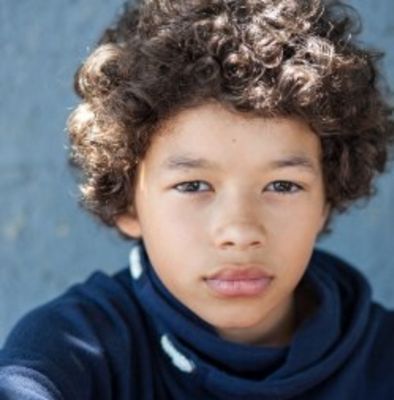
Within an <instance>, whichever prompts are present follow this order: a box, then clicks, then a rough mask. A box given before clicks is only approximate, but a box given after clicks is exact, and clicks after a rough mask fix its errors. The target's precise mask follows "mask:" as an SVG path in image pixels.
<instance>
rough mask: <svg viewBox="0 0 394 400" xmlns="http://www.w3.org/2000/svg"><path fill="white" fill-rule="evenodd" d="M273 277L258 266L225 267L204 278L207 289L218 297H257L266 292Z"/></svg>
mask: <svg viewBox="0 0 394 400" xmlns="http://www.w3.org/2000/svg"><path fill="white" fill-rule="evenodd" d="M273 279H274V277H273V276H272V275H270V274H268V273H267V272H265V271H264V270H263V269H262V268H261V267H260V266H256V265H249V266H245V265H244V266H242V267H240V266H235V265H233V266H226V267H224V268H222V269H221V270H220V271H218V272H216V273H214V274H212V275H210V276H208V277H205V278H204V281H205V283H206V284H207V286H208V288H209V289H210V290H211V291H212V292H213V293H214V295H216V296H219V297H244V296H246V297H249V296H258V295H261V294H262V293H264V292H265V291H266V289H267V288H268V286H269V285H270V283H271V282H272V280H273Z"/></svg>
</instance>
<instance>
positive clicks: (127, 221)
mask: <svg viewBox="0 0 394 400" xmlns="http://www.w3.org/2000/svg"><path fill="white" fill-rule="evenodd" d="M115 224H116V226H117V227H118V229H119V230H120V231H121V232H122V233H124V234H125V235H126V236H130V237H133V238H140V237H142V230H141V225H140V222H139V220H138V216H137V213H136V212H135V211H134V210H130V211H128V212H126V213H124V214H120V215H118V216H117V217H116V218H115Z"/></svg>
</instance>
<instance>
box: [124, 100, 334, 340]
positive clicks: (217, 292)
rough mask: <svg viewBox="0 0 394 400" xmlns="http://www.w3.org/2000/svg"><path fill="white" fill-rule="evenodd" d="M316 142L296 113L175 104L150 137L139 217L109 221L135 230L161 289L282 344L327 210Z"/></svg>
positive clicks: (224, 329)
mask: <svg viewBox="0 0 394 400" xmlns="http://www.w3.org/2000/svg"><path fill="white" fill-rule="evenodd" d="M320 151H321V149H320V141H319V139H318V137H317V136H316V135H315V134H314V133H313V132H312V131H311V130H310V128H309V127H308V125H307V124H305V123H304V122H301V121H299V120H296V119H263V118H245V117H244V116H242V115H241V114H234V113H231V112H229V111H228V110H226V109H225V108H223V106H221V105H219V104H217V103H209V104H205V105H203V106H200V107H196V108H193V109H190V110H187V111H183V112H181V113H180V114H178V115H177V116H176V117H174V118H173V119H172V120H171V121H170V123H169V124H167V125H166V127H165V129H164V130H162V131H161V132H160V133H159V134H157V135H156V136H155V137H154V138H153V141H152V144H151V147H150V148H149V150H148V153H147V155H146V157H145V158H144V160H142V162H141V163H140V165H139V171H138V176H137V182H136V191H135V211H136V215H135V216H133V215H132V214H131V213H130V214H127V215H123V216H121V217H120V218H119V219H118V221H117V222H118V226H119V228H120V229H121V230H123V231H124V232H125V233H127V234H129V235H133V236H142V238H143V240H144V243H145V246H146V250H147V252H148V255H149V258H150V260H151V261H152V264H153V266H154V269H155V271H156V273H157V274H158V276H159V277H160V279H161V280H162V282H163V283H164V284H165V285H166V287H167V288H168V289H169V290H170V291H171V292H172V294H173V295H174V296H175V297H176V298H177V299H178V300H179V301H181V302H182V303H183V304H184V305H186V306H187V307H188V308H189V309H190V310H192V311H193V312H194V313H195V314H197V315H198V316H199V317H200V318H202V319H203V320H205V321H207V322H208V323H210V324H211V325H213V326H214V327H216V329H217V331H218V333H219V334H221V335H222V336H223V337H227V338H228V339H230V340H234V341H239V342H256V343H257V342H258V343H264V344H279V343H280V342H281V340H285V341H286V340H287V339H285V338H286V337H287V336H286V335H287V334H288V332H286V329H288V328H286V327H288V326H289V323H290V322H289V321H291V320H292V313H293V300H294V290H295V288H296V286H297V284H298V282H299V281H300V279H301V277H302V276H303V274H304V271H305V268H306V266H307V264H308V261H309V259H310V256H311V253H312V250H313V246H314V243H315V239H316V236H317V234H318V233H319V231H320V230H321V228H322V227H323V225H324V222H325V219H326V217H327V213H328V207H327V206H326V202H325V195H324V187H323V179H322V171H321V165H320ZM246 270H248V271H246ZM245 271H246V272H249V273H252V275H253V273H254V274H256V273H257V275H256V276H255V275H253V276H252V278H253V277H254V278H256V280H255V282H254V283H251V282H250V279H251V276H243V275H242V273H245ZM217 273H219V277H218V278H217V279H209V278H212V277H213V275H215V274H217ZM237 273H241V275H240V276H236V274H237ZM259 273H261V274H263V275H265V277H264V276H263V277H262V278H261V276H260V275H261V274H260V275H259ZM234 274H235V275H234ZM267 276H268V277H267ZM257 278H259V279H257ZM260 278H261V279H260ZM215 288H216V289H215Z"/></svg>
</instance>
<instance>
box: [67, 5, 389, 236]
mask: <svg viewBox="0 0 394 400" xmlns="http://www.w3.org/2000/svg"><path fill="white" fill-rule="evenodd" d="M329 3H330V4H329ZM329 3H328V2H321V1H317V0H316V1H298V0H297V1H295V0H283V1H271V0H259V1H255V0H236V1H230V0H186V1H171V0H160V1H159V0H156V1H148V0H145V1H142V2H138V3H137V4H136V5H135V6H132V5H129V6H128V7H125V10H124V12H123V14H122V15H121V16H120V18H119V20H118V21H117V23H116V24H115V25H114V26H113V27H111V28H110V29H108V30H107V31H106V32H105V33H104V35H103V37H102V39H101V41H100V43H101V44H100V46H98V48H97V49H96V50H95V51H94V52H93V53H92V54H91V55H90V57H89V58H88V59H87V60H86V62H85V63H84V64H83V65H82V66H81V68H80V69H79V70H78V72H77V74H76V90H77V93H78V94H79V95H80V96H81V97H82V99H83V102H82V104H81V105H79V106H78V107H77V109H76V110H75V112H74V113H73V114H72V116H71V117H70V120H69V131H70V137H71V145H72V146H71V148H72V159H73V161H74V163H75V164H76V165H78V166H79V167H80V168H81V170H82V172H83V174H84V176H85V180H84V182H83V184H82V186H81V187H82V193H83V202H84V205H85V206H86V207H87V208H88V209H89V210H90V211H91V212H93V213H94V214H96V215H98V216H99V217H100V218H101V219H102V220H103V221H104V222H106V223H107V224H109V225H115V220H116V217H117V216H118V215H120V214H123V213H124V212H126V211H128V210H130V209H132V208H133V187H134V178H135V173H136V167H137V162H138V160H140V159H143V157H144V155H145V153H146V151H147V149H148V148H149V143H150V141H151V138H152V137H153V136H154V135H155V134H156V133H157V132H158V131H160V125H162V124H163V123H164V122H165V121H166V120H168V119H170V118H171V116H174V115H175V114H177V113H179V112H180V111H181V110H185V109H188V108H191V107H195V106H197V105H200V104H204V103H206V102H208V101H210V100H216V101H218V102H219V103H221V104H222V105H223V106H225V107H227V108H228V109H229V110H235V111H238V112H239V113H245V114H251V115H255V116H261V117H267V118H270V117H277V116H294V117H297V118H301V119H303V120H304V121H305V122H306V123H307V124H308V125H309V126H310V127H311V128H312V129H313V130H314V132H315V133H316V135H317V136H318V137H319V139H320V141H321V146H322V169H323V178H324V182H325V192H326V198H327V200H328V201H329V203H330V205H331V213H333V212H342V211H345V210H346V208H347V207H348V206H349V205H350V203H351V202H352V201H354V200H357V199H358V198H360V197H366V196H369V195H370V194H372V193H373V189H372V179H373V177H374V176H375V174H376V172H382V171H383V170H384V167H385V163H386V158H387V144H388V141H389V140H390V138H392V136H393V122H392V120H391V119H390V116H391V110H390V109H389V107H388V105H387V103H386V101H385V100H384V98H383V97H382V94H381V91H380V90H379V88H378V86H377V81H376V78H377V73H378V70H377V67H376V62H377V58H379V54H378V53H377V52H374V51H369V50H365V49H362V48H360V47H359V46H357V44H356V42H355V41H354V40H353V39H352V32H354V30H355V27H354V24H353V22H352V19H351V18H350V16H349V13H348V12H347V11H346V10H347V9H346V8H345V6H343V5H341V4H339V3H337V2H335V4H331V3H332V2H329ZM225 134H226V132H223V135H225ZM190 145H191V146H192V143H191V144H190ZM330 215H331V214H330ZM329 220H330V218H328V220H327V224H326V227H325V230H324V232H328V225H329V224H328V222H329Z"/></svg>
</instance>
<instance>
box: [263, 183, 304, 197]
mask: <svg viewBox="0 0 394 400" xmlns="http://www.w3.org/2000/svg"><path fill="white" fill-rule="evenodd" d="M267 188H269V189H268V190H269V191H273V192H278V193H281V194H292V193H296V192H299V191H300V190H302V187H301V186H300V185H297V184H296V183H294V182H290V181H275V182H271V183H270V184H269V185H268V186H267Z"/></svg>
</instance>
